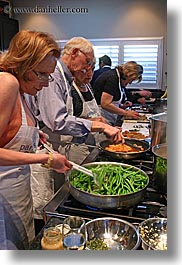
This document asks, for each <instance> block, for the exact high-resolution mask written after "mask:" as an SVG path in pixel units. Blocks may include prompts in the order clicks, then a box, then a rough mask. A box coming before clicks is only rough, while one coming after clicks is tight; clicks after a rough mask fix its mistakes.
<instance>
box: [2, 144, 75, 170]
mask: <svg viewBox="0 0 182 265" xmlns="http://www.w3.org/2000/svg"><path fill="white" fill-rule="evenodd" d="M39 163H40V164H42V165H43V166H46V167H47V168H52V169H54V170H55V171H57V172H58V173H65V172H66V171H68V170H70V169H71V168H72V165H71V164H70V163H69V161H68V160H67V159H66V157H65V156H63V155H61V154H59V153H54V154H50V153H47V154H34V153H22V152H17V151H13V150H9V149H4V148H0V166H16V165H27V164H39Z"/></svg>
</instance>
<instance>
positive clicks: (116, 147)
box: [105, 143, 144, 153]
mask: <svg viewBox="0 0 182 265" xmlns="http://www.w3.org/2000/svg"><path fill="white" fill-rule="evenodd" d="M136 146H138V145H136ZM138 147H140V149H141V150H140V151H139V150H137V149H135V148H133V147H131V146H128V145H126V144H122V143H121V144H110V145H108V146H107V147H105V150H107V151H110V152H122V153H129V152H136V153H138V152H141V151H144V148H143V147H142V146H138Z"/></svg>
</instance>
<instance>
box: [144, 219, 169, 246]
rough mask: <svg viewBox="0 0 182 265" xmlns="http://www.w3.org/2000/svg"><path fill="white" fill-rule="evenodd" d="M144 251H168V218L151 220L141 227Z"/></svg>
mask: <svg viewBox="0 0 182 265" xmlns="http://www.w3.org/2000/svg"><path fill="white" fill-rule="evenodd" d="M139 234H140V237H141V240H142V248H143V249H144V250H167V218H159V217H157V218H149V219H147V220H145V221H143V222H142V223H141V224H140V225H139Z"/></svg>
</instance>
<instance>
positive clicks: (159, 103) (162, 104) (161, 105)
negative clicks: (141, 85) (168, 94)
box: [152, 98, 167, 114]
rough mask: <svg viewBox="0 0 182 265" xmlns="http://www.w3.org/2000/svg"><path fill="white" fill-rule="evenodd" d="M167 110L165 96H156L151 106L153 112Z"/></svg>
mask: <svg viewBox="0 0 182 265" xmlns="http://www.w3.org/2000/svg"><path fill="white" fill-rule="evenodd" d="M165 111H167V98H157V99H156V101H155V105H154V107H153V111H152V112H153V114H158V113H162V112H165Z"/></svg>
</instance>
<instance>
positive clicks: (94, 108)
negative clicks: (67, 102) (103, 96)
mask: <svg viewBox="0 0 182 265" xmlns="http://www.w3.org/2000/svg"><path fill="white" fill-rule="evenodd" d="M73 86H74V88H75V89H76V91H77V92H78V95H79V97H80V99H81V100H82V103H83V110H82V113H81V114H80V116H79V118H84V119H87V118H96V117H98V116H101V114H100V110H99V107H98V105H97V102H96V100H95V98H94V96H93V99H92V100H91V101H85V99H84V97H83V95H82V93H81V92H80V90H79V89H78V87H77V85H76V84H75V82H73ZM87 88H88V90H89V91H90V93H91V94H92V95H93V93H92V91H91V89H90V88H89V86H87ZM99 136H100V134H99V133H89V134H88V136H87V138H86V141H85V142H84V143H82V144H79V145H78V144H74V143H72V144H67V145H65V146H60V147H59V152H60V153H62V154H64V155H65V156H66V157H67V158H68V159H69V160H70V161H73V162H75V163H77V164H82V162H83V161H84V160H85V158H86V157H87V156H88V155H89V153H90V148H89V147H87V146H86V144H88V145H96V144H98V142H99ZM104 137H105V136H104ZM64 139H65V140H66V141H68V142H72V141H73V139H74V141H75V137H73V136H71V135H68V136H65V137H64Z"/></svg>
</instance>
